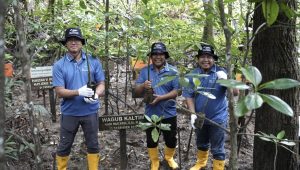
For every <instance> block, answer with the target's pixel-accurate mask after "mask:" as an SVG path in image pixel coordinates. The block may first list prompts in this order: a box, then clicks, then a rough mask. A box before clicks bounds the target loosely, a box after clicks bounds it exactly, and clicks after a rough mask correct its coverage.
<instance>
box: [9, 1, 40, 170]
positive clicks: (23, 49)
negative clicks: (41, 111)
mask: <svg viewBox="0 0 300 170" xmlns="http://www.w3.org/2000/svg"><path fill="white" fill-rule="evenodd" d="M19 5H20V4H19V3H18V2H13V9H14V12H15V13H14V15H15V27H16V35H17V41H18V50H19V54H18V55H19V57H20V59H21V60H22V73H23V80H24V89H25V94H26V104H27V107H26V108H27V112H28V115H29V119H30V126H31V132H32V138H33V141H34V144H35V145H34V156H35V166H36V169H37V170H40V169H41V158H40V155H39V154H40V148H41V144H40V138H39V129H38V127H37V124H36V118H35V117H34V113H33V112H34V108H33V107H34V106H33V102H32V98H31V85H30V67H31V59H30V56H29V54H28V52H27V43H26V32H25V29H24V28H25V24H24V19H23V18H22V15H21V13H20V7H19Z"/></svg>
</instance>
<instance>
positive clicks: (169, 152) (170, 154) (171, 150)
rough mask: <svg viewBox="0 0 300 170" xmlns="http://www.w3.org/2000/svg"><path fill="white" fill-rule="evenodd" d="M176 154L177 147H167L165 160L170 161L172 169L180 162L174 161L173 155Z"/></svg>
mask: <svg viewBox="0 0 300 170" xmlns="http://www.w3.org/2000/svg"><path fill="white" fill-rule="evenodd" d="M174 155H175V148H168V147H167V146H166V147H165V160H166V161H167V162H168V165H169V167H170V168H172V169H177V168H178V164H177V163H176V162H175V161H174V158H173V156H174Z"/></svg>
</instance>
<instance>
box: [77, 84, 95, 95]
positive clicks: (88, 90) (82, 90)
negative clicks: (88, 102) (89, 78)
mask: <svg viewBox="0 0 300 170" xmlns="http://www.w3.org/2000/svg"><path fill="white" fill-rule="evenodd" d="M78 94H79V96H83V97H92V96H93V95H94V90H93V89H91V88H88V87H87V86H86V85H85V86H82V87H80V88H79V89H78Z"/></svg>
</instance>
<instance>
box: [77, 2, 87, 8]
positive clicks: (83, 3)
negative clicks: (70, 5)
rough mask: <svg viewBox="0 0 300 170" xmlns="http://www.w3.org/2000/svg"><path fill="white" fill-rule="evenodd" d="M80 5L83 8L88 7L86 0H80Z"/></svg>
mask: <svg viewBox="0 0 300 170" xmlns="http://www.w3.org/2000/svg"><path fill="white" fill-rule="evenodd" d="M79 6H80V7H81V8H82V9H86V8H87V7H86V4H85V1H84V0H80V1H79Z"/></svg>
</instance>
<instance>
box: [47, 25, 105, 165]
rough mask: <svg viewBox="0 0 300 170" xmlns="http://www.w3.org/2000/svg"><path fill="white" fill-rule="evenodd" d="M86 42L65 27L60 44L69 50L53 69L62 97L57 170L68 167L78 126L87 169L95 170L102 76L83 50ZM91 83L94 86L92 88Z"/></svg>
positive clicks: (101, 71) (97, 65) (90, 57)
mask: <svg viewBox="0 0 300 170" xmlns="http://www.w3.org/2000/svg"><path fill="white" fill-rule="evenodd" d="M85 42H86V41H85V39H84V38H83V36H82V34H81V30H80V29H79V28H68V29H67V30H66V31H65V38H64V40H62V41H61V43H62V44H63V45H64V46H65V47H66V48H67V49H68V51H67V53H66V54H65V55H64V56H63V57H62V58H61V59H60V60H59V61H57V62H56V63H55V64H54V66H53V87H55V92H56V93H57V95H58V96H59V97H60V98H62V101H61V113H62V114H61V119H60V142H59V145H58V148H57V152H56V160H57V167H58V170H66V168H67V162H68V160H69V154H70V152H71V147H72V144H73V141H74V138H75V135H76V133H77V130H78V128H79V126H81V127H82V130H83V132H84V137H85V142H86V146H87V152H88V155H87V160H88V167H89V170H98V162H99V158H100V156H99V144H98V126H99V125H98V109H99V107H100V103H99V100H98V96H103V93H104V73H103V70H102V65H101V63H100V61H99V60H98V59H97V58H94V57H92V56H90V55H87V54H86V53H84V52H83V51H82V46H83V45H84V44H85ZM89 73H90V76H89V75H88V74H89ZM89 80H90V81H89ZM90 82H93V83H94V84H95V85H96V87H95V88H91V86H90V84H91V83H90Z"/></svg>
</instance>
